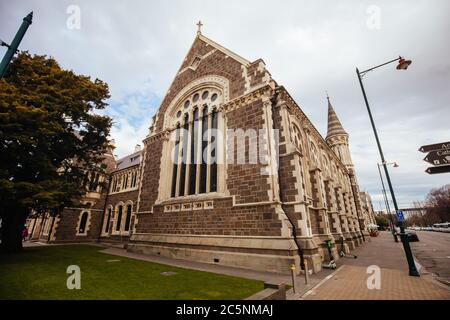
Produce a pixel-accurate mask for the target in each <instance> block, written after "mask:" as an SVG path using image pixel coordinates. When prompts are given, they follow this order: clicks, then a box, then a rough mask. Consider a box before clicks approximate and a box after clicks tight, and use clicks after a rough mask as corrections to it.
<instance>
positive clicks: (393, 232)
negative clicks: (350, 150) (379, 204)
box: [377, 162, 398, 242]
mask: <svg viewBox="0 0 450 320" xmlns="http://www.w3.org/2000/svg"><path fill="white" fill-rule="evenodd" d="M387 164H391V163H387ZM395 166H397V163H395V162H394V167H395ZM377 167H378V173H379V174H380V180H381V186H382V187H383V189H382V191H383V197H384V203H385V205H386V211H387V214H388V216H389V220H390V221H391V232H392V235H393V236H394V240H395V242H398V238H397V233H396V232H395V228H394V227H395V223H394V219H393V217H392V212H391V208H390V206H389V200H388V198H387V194H386V188H385V187H384V180H383V175H382V174H381V169H380V164H379V163H377Z"/></svg>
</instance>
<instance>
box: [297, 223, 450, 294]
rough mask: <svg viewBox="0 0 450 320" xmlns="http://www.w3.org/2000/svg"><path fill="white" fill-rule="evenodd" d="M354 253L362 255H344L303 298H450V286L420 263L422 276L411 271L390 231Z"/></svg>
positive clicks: (399, 243) (401, 246) (401, 248)
mask: <svg viewBox="0 0 450 320" xmlns="http://www.w3.org/2000/svg"><path fill="white" fill-rule="evenodd" d="M352 253H353V254H356V255H357V256H358V258H357V259H348V258H343V259H340V260H339V262H338V266H339V265H340V268H338V270H337V271H335V272H334V273H333V274H332V275H330V276H328V277H327V278H325V279H324V280H323V281H321V282H320V283H319V284H318V285H316V286H315V287H314V288H313V289H311V290H309V291H308V292H306V294H304V295H303V296H302V299H306V300H328V299H336V300H403V299H407V300H422V299H423V300H426V299H431V300H434V299H436V300H437V299H444V300H450V289H449V288H448V287H447V286H445V285H443V284H441V283H439V282H437V281H436V280H435V279H433V277H432V276H431V274H430V273H429V272H427V271H426V270H425V268H423V267H420V265H419V264H417V263H416V264H417V265H418V266H419V269H420V270H419V271H420V273H421V277H411V276H409V275H408V264H407V262H406V258H405V254H404V251H403V245H402V243H401V242H398V243H395V242H394V240H393V238H392V235H391V234H389V233H387V232H381V234H380V236H379V237H377V238H371V242H366V244H365V245H363V246H361V247H359V248H357V249H356V250H354V251H353V252H352ZM369 266H371V267H370V268H368V267H369ZM377 268H379V269H377ZM374 270H379V272H378V271H374ZM375 273H376V274H379V277H377V278H376V276H375ZM377 280H379V281H377Z"/></svg>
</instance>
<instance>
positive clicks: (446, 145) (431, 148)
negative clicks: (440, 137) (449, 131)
mask: <svg viewBox="0 0 450 320" xmlns="http://www.w3.org/2000/svg"><path fill="white" fill-rule="evenodd" d="M445 149H449V150H450V141H448V142H441V143H436V144H429V145H426V146H421V147H420V148H419V151H420V152H430V151H435V150H445Z"/></svg>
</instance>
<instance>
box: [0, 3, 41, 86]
mask: <svg viewBox="0 0 450 320" xmlns="http://www.w3.org/2000/svg"><path fill="white" fill-rule="evenodd" d="M32 20H33V12H30V13H29V14H28V15H27V16H26V17H25V18H23V22H22V24H21V25H20V28H19V30H17V33H16V35H15V37H14V39H13V41H12V42H11V44H10V45H8V44H7V43H5V42H3V41H1V43H0V45H2V46H5V47H7V48H8V50H7V51H6V53H5V55H4V56H3V59H2V61H1V62H0V79H1V78H3V77H4V76H5V73H6V69H7V68H8V65H9V62H10V61H11V59H12V57H13V56H14V54H15V53H16V51H17V48H18V47H19V44H20V42H21V41H22V38H23V36H24V35H25V32H27V29H28V27H29V26H30V24H31V23H32Z"/></svg>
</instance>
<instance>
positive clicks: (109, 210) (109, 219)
mask: <svg viewBox="0 0 450 320" xmlns="http://www.w3.org/2000/svg"><path fill="white" fill-rule="evenodd" d="M111 214H112V208H111V207H109V208H108V213H107V216H106V224H105V233H108V232H109V223H110V221H111Z"/></svg>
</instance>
